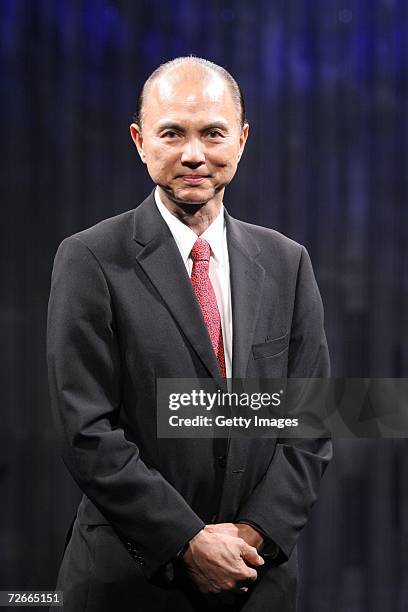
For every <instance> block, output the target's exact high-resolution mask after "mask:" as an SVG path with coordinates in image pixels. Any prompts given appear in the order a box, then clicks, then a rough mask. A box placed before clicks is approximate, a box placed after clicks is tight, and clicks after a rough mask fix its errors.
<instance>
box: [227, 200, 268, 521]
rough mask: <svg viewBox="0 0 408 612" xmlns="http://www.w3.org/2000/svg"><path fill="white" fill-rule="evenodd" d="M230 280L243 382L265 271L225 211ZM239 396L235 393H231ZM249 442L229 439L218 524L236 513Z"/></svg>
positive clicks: (236, 372)
mask: <svg viewBox="0 0 408 612" xmlns="http://www.w3.org/2000/svg"><path fill="white" fill-rule="evenodd" d="M225 221H226V224H227V240H228V255H229V262H230V277H231V301H232V325H233V332H232V337H233V349H232V375H233V378H234V379H236V378H245V376H246V372H247V366H248V359H249V355H250V351H251V346H252V342H253V336H254V332H255V326H256V322H257V319H258V315H259V308H260V304H261V301H262V292H263V284H264V279H265V269H264V268H263V267H262V266H261V265H259V264H258V263H257V262H256V257H257V255H258V254H259V252H260V249H259V247H258V245H257V244H256V243H255V241H254V240H253V238H252V237H251V236H250V235H249V234H248V232H247V231H246V230H245V225H244V224H243V223H242V222H240V221H238V220H236V219H234V218H233V217H231V216H230V215H229V214H228V213H227V211H225ZM235 390H236V391H238V392H239V389H235ZM252 444H253V440H252V439H251V438H248V437H246V436H244V437H242V438H237V437H233V438H229V440H228V455H227V466H226V472H225V479H224V483H223V488H222V494H221V499H220V505H219V512H218V516H217V520H218V522H224V521H233V520H234V517H235V515H236V512H237V511H238V506H239V501H240V494H241V479H242V477H243V476H244V474H245V472H246V470H248V469H249V467H250V466H248V464H247V457H248V451H249V448H250V447H251V446H252Z"/></svg>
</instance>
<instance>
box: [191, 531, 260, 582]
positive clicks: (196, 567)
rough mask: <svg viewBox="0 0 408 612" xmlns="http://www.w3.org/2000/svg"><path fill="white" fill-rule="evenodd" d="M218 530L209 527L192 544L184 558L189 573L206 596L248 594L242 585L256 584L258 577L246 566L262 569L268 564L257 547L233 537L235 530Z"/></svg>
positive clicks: (192, 540)
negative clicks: (226, 592)
mask: <svg viewBox="0 0 408 612" xmlns="http://www.w3.org/2000/svg"><path fill="white" fill-rule="evenodd" d="M224 525H229V524H228V523H224ZM231 525H232V524H231ZM214 527H215V526H214V525H208V526H207V525H206V526H205V527H204V529H202V530H201V531H200V532H199V533H198V534H197V535H196V536H194V538H192V539H191V540H190V542H189V544H188V546H187V549H186V551H185V552H184V554H183V557H182V559H183V562H184V564H185V567H186V569H187V572H188V574H189V575H190V577H191V578H192V580H193V581H194V583H195V584H196V586H197V587H198V589H199V591H201V592H202V593H221V592H223V591H234V592H242V591H244V592H245V591H247V590H248V588H247V587H245V586H240V585H239V583H240V582H248V581H249V582H252V581H254V580H256V579H257V576H258V574H257V572H256V570H255V569H254V568H251V567H248V565H247V564H246V563H245V562H247V563H250V564H251V565H255V566H258V565H263V564H264V560H263V559H262V557H260V556H259V555H258V553H257V551H256V549H255V548H254V547H252V546H250V545H249V544H247V543H246V542H245V541H244V540H243V539H242V538H239V537H237V536H235V535H231V527H228V528H225V529H224V530H222V529H217V530H214V529H213V528H214Z"/></svg>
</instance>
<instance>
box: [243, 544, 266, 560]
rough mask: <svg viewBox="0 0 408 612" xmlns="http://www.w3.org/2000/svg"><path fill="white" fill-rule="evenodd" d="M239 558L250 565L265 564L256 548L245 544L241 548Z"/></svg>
mask: <svg viewBox="0 0 408 612" xmlns="http://www.w3.org/2000/svg"><path fill="white" fill-rule="evenodd" d="M241 557H242V558H243V559H245V561H248V562H249V563H251V564H252V565H263V564H264V563H265V561H264V559H263V558H262V557H261V555H259V554H258V551H257V550H256V548H254V547H253V546H250V545H249V544H247V543H246V542H244V544H243V545H242V547H241Z"/></svg>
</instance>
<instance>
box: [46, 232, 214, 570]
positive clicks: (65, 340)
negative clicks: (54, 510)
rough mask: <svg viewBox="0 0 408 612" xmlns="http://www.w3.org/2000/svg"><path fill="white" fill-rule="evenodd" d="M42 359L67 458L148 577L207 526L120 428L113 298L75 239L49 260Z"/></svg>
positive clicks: (94, 262) (91, 256)
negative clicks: (46, 316) (45, 348)
mask: <svg viewBox="0 0 408 612" xmlns="http://www.w3.org/2000/svg"><path fill="white" fill-rule="evenodd" d="M47 362H48V375H49V387H50V396H51V404H52V409H53V412H54V415H55V417H56V422H57V427H58V431H59V436H60V440H61V443H62V455H63V459H64V462H65V464H66V466H67V467H68V469H69V471H70V472H71V474H72V476H73V477H74V479H75V480H76V482H77V483H78V485H79V487H80V488H81V489H82V491H83V492H84V493H85V494H86V495H87V496H88V497H89V498H90V499H91V501H92V502H93V503H94V504H95V506H96V507H97V508H98V510H99V511H100V512H101V513H102V514H103V515H104V516H105V518H106V519H107V520H108V521H109V522H110V524H111V525H112V527H113V528H114V529H115V531H116V532H117V533H118V535H119V536H120V537H121V539H122V540H123V541H124V542H126V543H127V545H128V548H129V550H130V552H131V554H132V556H133V557H134V558H135V559H136V560H137V561H138V562H139V563H140V565H142V566H143V570H144V573H145V575H146V577H147V578H151V577H152V576H153V575H154V574H155V572H156V571H157V570H159V569H161V568H162V567H164V566H165V564H166V563H167V562H168V561H169V560H170V559H172V558H173V557H174V556H175V555H176V554H177V552H178V551H179V550H180V548H181V547H182V546H183V545H184V543H185V542H186V541H188V540H190V539H191V538H192V537H193V536H194V535H195V534H196V533H198V531H200V529H202V528H203V527H204V523H203V522H202V521H201V519H200V518H199V517H198V516H197V515H196V514H195V512H193V510H192V509H191V508H190V506H189V505H188V504H187V503H186V501H185V500H184V498H183V497H182V496H181V495H180V494H179V493H178V492H177V491H176V490H175V489H174V488H173V487H172V486H171V484H170V483H169V482H167V481H166V480H165V479H164V478H163V476H162V475H161V474H160V473H159V472H158V471H157V470H156V469H153V468H151V467H149V466H148V465H146V464H145V463H144V462H143V460H142V459H141V457H140V454H139V449H138V447H137V445H136V444H134V443H133V442H132V441H130V440H128V439H127V438H126V436H125V433H124V430H123V429H122V428H121V427H120V426H119V425H118V417H119V412H120V407H121V390H120V389H121V385H120V379H121V364H120V357H119V347H118V338H117V334H116V331H115V321H114V315H113V310H112V304H111V296H110V292H109V288H108V284H107V281H106V278H105V275H104V273H103V270H102V268H101V266H100V264H99V262H98V260H97V259H96V257H95V256H94V254H93V253H92V252H91V250H90V249H89V248H88V247H87V246H86V245H85V244H84V243H83V242H82V241H81V240H80V239H78V238H76V237H71V238H67V239H66V240H64V241H63V242H62V243H61V245H60V247H59V249H58V251H57V254H56V257H55V261H54V268H53V273H52V280H51V293H50V299H49V307H48V325H47Z"/></svg>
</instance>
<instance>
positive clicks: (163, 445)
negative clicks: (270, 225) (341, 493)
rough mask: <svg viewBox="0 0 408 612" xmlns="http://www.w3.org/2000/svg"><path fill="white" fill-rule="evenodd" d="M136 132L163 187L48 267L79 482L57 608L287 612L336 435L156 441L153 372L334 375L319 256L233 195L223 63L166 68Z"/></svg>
mask: <svg viewBox="0 0 408 612" xmlns="http://www.w3.org/2000/svg"><path fill="white" fill-rule="evenodd" d="M130 131H131V136H132V139H133V141H134V143H135V145H136V148H137V151H138V153H139V155H140V157H141V160H142V162H143V163H145V164H146V166H147V170H148V172H149V174H150V176H151V178H152V180H153V182H154V183H155V184H156V188H155V190H154V192H153V193H152V194H151V195H150V196H149V197H148V198H147V199H146V200H145V201H144V202H143V203H142V204H140V205H139V206H138V207H137V208H135V209H134V210H130V211H128V212H125V213H123V214H121V215H118V216H116V217H113V218H110V219H106V220H104V221H102V222H100V223H98V224H97V225H95V226H93V227H91V228H89V229H86V230H84V231H81V232H79V233H77V234H75V235H73V236H70V237H69V238H66V239H65V240H64V241H63V242H62V243H61V245H60V247H59V249H58V252H57V255H56V258H55V262H54V269H53V275H52V285H51V294H50V302H49V314H48V335H47V338H48V344H47V347H48V350H47V355H48V367H49V381H50V393H51V400H52V406H53V409H54V412H55V414H56V416H57V422H58V427H59V431H60V434H61V440H62V446H63V450H62V452H63V457H64V461H65V463H66V465H67V467H68V469H69V470H70V472H71V474H72V475H73V477H74V479H75V480H76V482H77V483H78V484H79V486H80V487H81V489H82V491H83V493H84V495H83V499H82V501H81V504H80V506H79V508H78V512H77V516H76V518H75V521H74V523H73V527H72V530H71V532H70V534H69V538H68V542H67V546H66V549H65V553H64V558H63V562H62V565H61V568H60V572H59V578H58V586H57V588H59V589H62V590H63V591H64V601H65V603H64V610H65V611H66V612H68V611H69V612H71V611H72V612H81V611H85V610H86V611H87V612H90V611H95V612H96V611H97V612H110V611H112V612H113V611H116V610H118V609H119V610H121V612H127V611H129V612H130V611H132V612H134V611H135V610H141V611H142V610H149V611H150V610H157V611H160V610H173V609H174V610H180V611H183V610H185V611H193V610H206V609H210V608H211V609H214V610H224V609H226V610H244V611H246V612H258V611H262V612H264V611H265V610H271V611H272V610H274V611H276V610H279V612H291V611H293V610H295V608H296V578H297V560H296V541H297V537H298V535H299V533H300V530H301V529H302V527H303V526H304V525H305V523H306V521H307V518H308V516H309V512H310V509H311V507H312V505H313V503H314V502H315V500H316V496H317V492H318V488H319V483H320V479H321V476H322V474H323V471H324V469H325V467H326V465H327V463H328V461H329V460H330V457H331V445H330V442H329V441H327V440H299V439H291V440H290V439H279V438H278V439H271V438H268V439H259V440H256V439H248V438H244V439H242V438H241V439H233V438H230V439H226V440H209V439H200V440H197V439H195V440H191V439H179V440H168V439H158V438H157V435H156V381H157V379H158V378H197V377H198V378H208V377H212V378H213V379H214V380H215V381H221V383H222V381H223V379H225V378H231V377H233V378H238V377H241V378H243V377H249V378H267V377H271V378H272V377H275V378H285V377H303V378H306V377H327V376H328V375H329V359H328V352H327V345H326V340H325V334H324V330H323V310H322V304H321V300H320V296H319V292H318V289H317V286H316V282H315V279H314V275H313V271H312V267H311V264H310V260H309V257H308V255H307V252H306V250H305V249H304V247H302V246H300V245H298V244H296V243H295V242H293V241H292V240H290V239H288V238H286V237H284V236H282V235H281V234H279V233H278V232H276V231H273V230H270V229H266V228H262V227H257V226H254V225H250V224H248V223H244V222H241V221H238V220H236V219H234V218H233V217H231V216H230V215H229V214H228V213H227V211H226V209H225V208H224V206H223V197H224V191H225V187H226V186H227V185H228V183H229V182H230V181H231V180H232V178H233V176H234V174H235V172H236V169H237V165H238V162H239V160H240V158H241V155H242V153H243V151H244V147H245V143H246V140H247V137H248V124H247V123H246V121H245V111H244V103H243V99H242V95H241V92H240V89H239V86H238V85H237V83H236V82H235V80H234V79H233V78H232V77H231V75H230V74H229V73H228V72H226V71H225V70H224V69H223V68H221V67H220V66H217V65H215V64H212V63H211V62H208V61H206V60H202V59H200V58H194V57H187V58H177V59H176V60H172V61H171V62H168V63H166V64H164V65H162V66H160V67H159V68H158V69H157V70H156V71H155V72H154V73H153V74H152V75H151V76H150V77H149V79H148V80H147V81H146V83H145V85H144V87H143V90H142V93H141V95H140V98H139V104H138V110H137V113H136V116H135V122H134V123H132V125H131V127H130Z"/></svg>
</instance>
